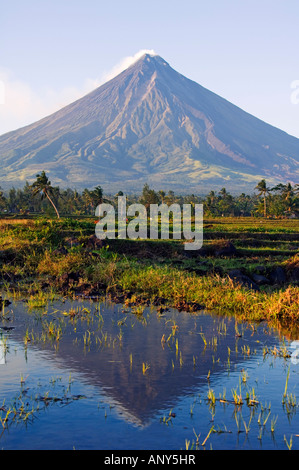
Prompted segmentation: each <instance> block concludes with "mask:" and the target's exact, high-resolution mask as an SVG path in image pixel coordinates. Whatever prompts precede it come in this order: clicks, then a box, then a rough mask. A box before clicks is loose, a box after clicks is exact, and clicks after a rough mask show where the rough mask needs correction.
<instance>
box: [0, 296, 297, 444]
mask: <svg viewBox="0 0 299 470" xmlns="http://www.w3.org/2000/svg"><path fill="white" fill-rule="evenodd" d="M11 300H12V299H11ZM295 339H296V338H295ZM293 340H294V338H288V339H287V338H284V337H283V336H281V335H279V334H278V332H277V331H275V330H271V329H269V328H268V327H267V325H266V324H264V323H261V324H259V325H250V324H237V323H236V322H235V320H234V319H233V318H228V317H225V318H224V317H220V316H216V315H211V314H208V313H206V312H200V313H198V314H189V313H185V312H177V311H176V310H166V311H163V312H161V311H159V312H158V311H157V310H156V309H155V308H150V307H146V308H144V307H140V306H131V307H126V306H124V305H121V304H113V303H110V302H108V301H101V302H99V301H95V300H74V301H69V300H63V299H58V300H56V301H55V302H51V303H50V302H49V303H48V304H47V305H44V306H43V307H41V308H32V307H31V306H30V305H29V304H28V303H26V302H25V301H24V300H12V303H11V304H10V305H9V306H7V307H5V310H3V312H2V315H1V317H0V417H1V422H2V425H1V424H0V431H1V435H0V448H2V449H105V450H108V449H109V450H118V449H120V450H130V449H134V450H139V449H149V450H157V449H158V450H186V449H189V450H190V449H194V450H195V449H199V450H201V449H287V448H288V447H289V448H292V449H299V437H298V435H299V419H298V403H297V400H296V394H298V383H299V380H298V379H299V375H298V374H299V364H297V362H298V359H297V358H296V352H297V349H296V347H297V344H296V343H294V342H293Z"/></svg>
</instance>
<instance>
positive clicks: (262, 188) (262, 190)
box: [255, 180, 270, 217]
mask: <svg viewBox="0 0 299 470" xmlns="http://www.w3.org/2000/svg"><path fill="white" fill-rule="evenodd" d="M255 189H257V190H258V191H259V196H263V198H264V217H267V202H266V199H267V194H268V193H269V191H270V188H268V187H267V184H266V180H261V181H260V182H259V183H258V184H257V185H256V187H255Z"/></svg>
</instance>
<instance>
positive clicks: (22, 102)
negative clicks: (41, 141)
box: [0, 49, 156, 135]
mask: <svg viewBox="0 0 299 470" xmlns="http://www.w3.org/2000/svg"><path fill="white" fill-rule="evenodd" d="M144 54H151V55H156V53H155V52H154V51H153V50H152V49H141V50H140V51H139V52H137V53H136V54H134V55H132V56H127V57H124V58H123V59H122V60H121V61H120V62H119V63H118V64H117V65H116V66H114V67H113V68H112V69H111V70H110V71H108V72H105V73H103V75H102V76H101V77H100V78H86V80H85V81H84V83H83V84H82V87H80V88H78V87H75V86H69V87H64V88H63V89H61V90H55V89H51V88H47V89H45V90H44V91H43V93H42V94H41V93H37V92H36V91H34V89H33V88H32V87H31V86H30V85H29V84H28V83H25V82H23V81H22V80H19V79H17V78H15V77H14V76H13V74H12V72H11V71H9V70H7V69H1V70H0V135H2V134H4V133H6V132H9V131H12V130H15V129H18V128H20V127H23V126H26V125H28V124H32V123H33V122H35V121H38V120H39V119H42V118H43V117H45V116H48V115H49V114H52V113H54V112H55V111H58V110H59V109H61V108H63V107H64V106H67V105H68V104H70V103H72V102H73V101H76V100H77V99H79V98H82V96H84V95H86V94H87V93H89V92H91V91H92V90H94V89H96V88H97V87H99V86H101V85H103V83H105V82H107V81H108V80H111V79H112V78H114V77H116V75H118V74H119V73H121V72H122V71H123V70H125V69H126V68H128V67H130V65H132V64H133V63H134V62H136V61H137V60H138V59H140V57H142V56H143V55H144Z"/></svg>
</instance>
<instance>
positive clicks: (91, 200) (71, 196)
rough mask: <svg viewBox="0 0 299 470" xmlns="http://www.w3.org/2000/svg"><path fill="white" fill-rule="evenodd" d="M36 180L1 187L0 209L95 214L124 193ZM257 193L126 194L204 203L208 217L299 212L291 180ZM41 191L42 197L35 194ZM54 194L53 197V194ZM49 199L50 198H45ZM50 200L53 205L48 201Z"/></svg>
mask: <svg viewBox="0 0 299 470" xmlns="http://www.w3.org/2000/svg"><path fill="white" fill-rule="evenodd" d="M36 176H37V179H36V181H35V182H34V183H33V184H32V185H30V184H29V183H28V182H27V183H26V184H25V186H24V188H23V189H15V188H11V189H10V190H9V191H7V192H3V191H1V188H0V211H1V212H3V213H6V214H11V215H13V216H14V217H17V216H18V215H19V214H27V215H28V214H34V215H42V214H44V215H48V216H50V215H52V214H55V213H56V215H57V216H58V217H59V215H64V216H67V217H69V216H93V215H94V213H95V209H96V207H97V205H98V204H101V203H102V202H109V203H110V204H113V205H114V206H115V207H116V206H117V196H120V195H123V193H122V191H119V192H118V193H117V194H115V195H109V196H107V199H104V197H103V190H102V188H101V186H97V187H96V188H94V189H93V190H90V189H87V188H86V189H84V190H83V191H82V192H81V193H79V192H78V191H77V190H73V189H70V188H67V189H61V188H59V187H53V186H51V183H50V181H49V179H48V177H47V176H46V174H45V172H44V171H43V172H41V174H39V175H36ZM254 189H255V190H257V191H258V194H251V195H248V194H245V193H242V194H240V195H232V194H230V193H229V192H228V191H227V190H226V188H222V189H221V190H220V191H219V192H218V193H217V192H215V191H210V192H209V194H208V195H207V196H205V197H203V196H198V195H194V194H191V195H179V194H175V193H174V192H173V191H168V193H166V192H165V191H163V190H160V191H155V190H154V189H151V188H150V187H149V185H148V184H145V185H144V188H143V191H142V193H141V194H140V195H127V200H128V204H132V203H135V202H140V203H141V204H143V205H144V206H145V207H146V208H149V206H150V204H161V203H165V204H167V205H171V204H173V203H178V204H180V205H182V204H191V206H193V207H194V205H195V204H203V207H204V214H205V217H230V216H231V217H244V216H246V217H247V216H248V217H249V216H251V217H259V216H264V217H275V218H283V217H290V216H296V215H298V211H299V197H298V194H299V185H298V184H297V185H294V186H292V185H291V183H288V184H279V185H277V186H275V187H273V188H269V187H268V186H267V183H266V181H265V180H262V181H260V182H259V183H258V184H257V186H256V188H253V190H254ZM38 193H41V194H42V196H43V197H42V198H41V199H38V198H36V197H34V196H35V195H36V194H38ZM50 194H51V198H50V196H49V195H50ZM45 199H47V201H45ZM49 201H50V203H51V205H49Z"/></svg>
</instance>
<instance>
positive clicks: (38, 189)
mask: <svg viewBox="0 0 299 470" xmlns="http://www.w3.org/2000/svg"><path fill="white" fill-rule="evenodd" d="M31 187H32V189H33V193H32V194H33V196H36V194H41V198H42V199H44V198H45V197H46V198H47V199H48V200H49V201H50V203H51V204H52V206H53V207H54V210H55V212H56V214H57V217H58V219H59V218H60V215H59V212H58V210H57V207H56V206H55V204H54V202H53V201H52V199H51V198H50V193H52V192H53V187H52V186H51V181H49V178H48V177H47V175H46V173H45V172H44V171H42V172H41V174H40V175H36V181H34V183H33V184H32V185H31Z"/></svg>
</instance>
